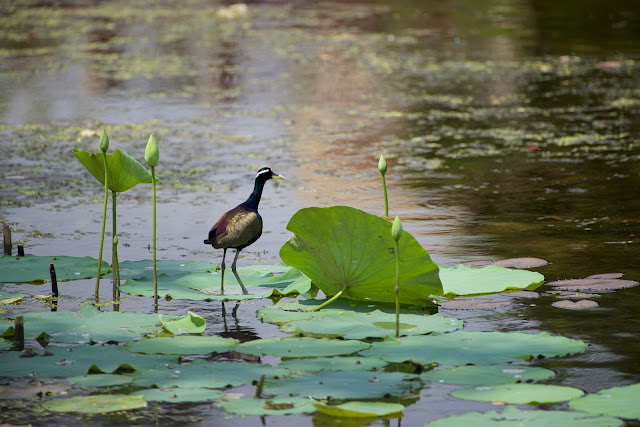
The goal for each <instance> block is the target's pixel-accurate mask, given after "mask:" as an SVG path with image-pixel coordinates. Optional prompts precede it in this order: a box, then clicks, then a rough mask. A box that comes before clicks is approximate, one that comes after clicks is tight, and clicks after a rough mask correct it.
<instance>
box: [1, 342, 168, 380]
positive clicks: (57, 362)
mask: <svg viewBox="0 0 640 427" xmlns="http://www.w3.org/2000/svg"><path fill="white" fill-rule="evenodd" d="M33 354H34V356H32V357H24V356H23V353H21V352H16V351H11V352H5V353H0V365H1V366H2V367H3V370H2V375H4V376H7V377H26V376H34V377H74V376H79V375H85V374H87V373H89V372H96V373H112V372H116V371H120V370H125V371H131V370H139V369H144V368H148V367H151V366H155V365H157V364H159V363H167V364H174V363H178V358H177V357H176V356H165V355H147V354H136V353H131V352H129V351H126V350H124V349H123V348H122V347H118V346H114V345H108V346H102V345H81V346H75V347H55V346H49V347H48V348H47V352H46V353H44V352H33Z"/></svg>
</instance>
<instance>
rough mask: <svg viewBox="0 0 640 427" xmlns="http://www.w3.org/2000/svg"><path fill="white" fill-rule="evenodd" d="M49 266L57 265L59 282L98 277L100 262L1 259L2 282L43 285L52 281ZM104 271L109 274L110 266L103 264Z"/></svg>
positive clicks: (86, 259) (60, 258) (61, 258)
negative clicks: (97, 268) (97, 270)
mask: <svg viewBox="0 0 640 427" xmlns="http://www.w3.org/2000/svg"><path fill="white" fill-rule="evenodd" d="M49 264H53V265H55V268H56V278H57V279H58V281H60V282H63V281H68V280H78V279H88V278H91V277H96V266H97V264H98V260H97V259H95V258H91V257H89V256H86V257H69V256H36V255H27V256H23V257H14V256H8V255H6V256H2V257H0V282H10V283H22V282H24V283H32V284H35V285H41V284H43V283H45V282H49V281H50V280H51V275H50V273H49ZM102 271H103V272H105V273H108V272H109V271H111V270H110V269H109V264H108V263H107V262H105V261H103V262H102Z"/></svg>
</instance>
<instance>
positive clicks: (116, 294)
mask: <svg viewBox="0 0 640 427" xmlns="http://www.w3.org/2000/svg"><path fill="white" fill-rule="evenodd" d="M111 195H112V199H111V200H112V201H111V208H112V211H113V222H112V228H113V234H112V241H113V245H112V260H111V263H112V265H111V268H112V270H113V273H112V275H113V302H114V309H115V311H118V309H119V308H120V307H119V306H120V265H119V263H118V229H117V209H116V206H117V204H116V197H117V195H118V193H116V192H115V191H112V192H111Z"/></svg>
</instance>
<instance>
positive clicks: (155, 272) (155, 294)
mask: <svg viewBox="0 0 640 427" xmlns="http://www.w3.org/2000/svg"><path fill="white" fill-rule="evenodd" d="M151 183H152V185H153V302H154V306H155V309H156V312H157V311H158V269H157V268H156V171H155V168H154V167H153V166H151Z"/></svg>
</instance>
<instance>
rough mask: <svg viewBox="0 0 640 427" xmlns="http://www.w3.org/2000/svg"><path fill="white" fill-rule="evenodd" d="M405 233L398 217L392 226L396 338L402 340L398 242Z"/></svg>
mask: <svg viewBox="0 0 640 427" xmlns="http://www.w3.org/2000/svg"><path fill="white" fill-rule="evenodd" d="M403 231H404V230H403V229H402V222H400V218H399V217H398V215H396V218H395V219H394V220H393V225H392V226H391V237H393V240H394V242H395V247H396V250H395V255H396V287H395V288H394V292H395V294H396V338H400V247H399V245H398V242H399V241H400V238H401V237H402V233H403Z"/></svg>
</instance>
